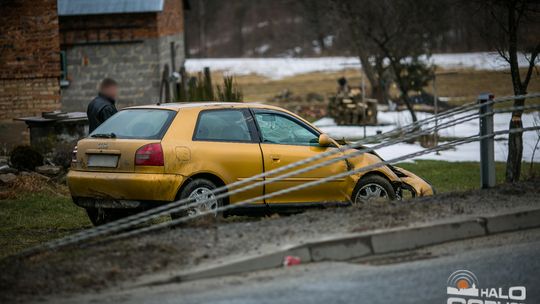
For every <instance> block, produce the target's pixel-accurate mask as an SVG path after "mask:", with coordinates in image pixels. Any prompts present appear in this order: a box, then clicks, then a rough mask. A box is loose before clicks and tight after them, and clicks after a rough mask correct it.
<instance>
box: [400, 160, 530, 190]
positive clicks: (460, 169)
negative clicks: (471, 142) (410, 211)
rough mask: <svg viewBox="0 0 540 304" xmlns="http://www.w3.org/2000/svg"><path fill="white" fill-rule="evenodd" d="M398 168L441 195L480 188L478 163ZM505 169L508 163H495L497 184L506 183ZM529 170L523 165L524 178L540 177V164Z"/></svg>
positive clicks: (421, 162) (426, 163) (424, 162)
mask: <svg viewBox="0 0 540 304" xmlns="http://www.w3.org/2000/svg"><path fill="white" fill-rule="evenodd" d="M398 166H399V167H402V168H404V169H406V170H409V171H411V172H413V173H415V174H417V175H419V176H421V177H422V178H425V179H426V180H427V181H429V182H430V183H431V184H432V185H433V186H434V187H435V189H436V190H437V191H438V192H439V193H442V192H451V191H465V190H471V189H478V188H479V187H480V163H478V162H446V161H438V160H417V161H415V162H411V163H401V164H398ZM505 168H506V163H503V162H496V163H495V173H496V180H497V184H499V183H503V182H504V173H505ZM529 168H530V164H529V163H523V165H522V178H527V177H528V176H532V175H535V176H539V175H540V164H535V166H534V167H533V172H530V170H529Z"/></svg>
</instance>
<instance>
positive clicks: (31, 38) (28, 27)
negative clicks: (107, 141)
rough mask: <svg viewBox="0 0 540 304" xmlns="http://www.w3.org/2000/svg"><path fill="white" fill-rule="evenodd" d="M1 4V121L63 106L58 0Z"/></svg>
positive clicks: (9, 0) (17, 0) (12, 0)
mask: <svg viewBox="0 0 540 304" xmlns="http://www.w3.org/2000/svg"><path fill="white" fill-rule="evenodd" d="M0 6H1V10H2V13H1V14H0V28H1V31H0V122H10V121H12V120H13V118H16V117H21V116H32V115H40V114H41V112H44V111H52V110H57V109H59V108H60V87H59V82H58V80H59V77H60V73H61V70H60V41H59V37H58V15H57V3H56V0H40V1H32V0H3V1H1V2H0ZM3 129H6V130H3ZM19 129H20V128H19ZM9 131H10V130H7V127H5V126H4V127H2V130H1V131H0V132H9ZM14 136H20V132H19V134H14Z"/></svg>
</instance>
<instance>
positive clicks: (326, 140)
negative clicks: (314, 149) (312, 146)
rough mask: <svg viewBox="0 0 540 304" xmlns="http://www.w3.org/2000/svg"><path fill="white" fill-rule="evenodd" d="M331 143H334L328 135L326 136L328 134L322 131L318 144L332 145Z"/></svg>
mask: <svg viewBox="0 0 540 304" xmlns="http://www.w3.org/2000/svg"><path fill="white" fill-rule="evenodd" d="M333 144H334V143H333V141H332V139H331V138H330V136H328V134H325V133H322V134H321V135H319V146H321V147H328V146H332V145H333Z"/></svg>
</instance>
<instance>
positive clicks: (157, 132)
mask: <svg viewBox="0 0 540 304" xmlns="http://www.w3.org/2000/svg"><path fill="white" fill-rule="evenodd" d="M175 114H176V111H172V110H161V109H129V110H122V111H119V112H118V113H116V114H114V115H113V116H112V117H111V118H109V119H108V120H107V121H105V122H104V123H103V124H101V125H100V126H99V127H97V128H96V129H95V130H94V132H92V134H90V136H91V137H92V136H93V137H97V136H99V135H110V134H114V135H112V137H115V138H130V139H161V138H162V137H163V135H164V134H165V132H166V131H167V129H168V128H169V125H170V124H171V121H172V120H173V118H174V116H175Z"/></svg>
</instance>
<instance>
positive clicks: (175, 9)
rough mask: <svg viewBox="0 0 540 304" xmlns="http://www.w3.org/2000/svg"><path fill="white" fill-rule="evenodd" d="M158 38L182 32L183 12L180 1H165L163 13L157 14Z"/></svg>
mask: <svg viewBox="0 0 540 304" xmlns="http://www.w3.org/2000/svg"><path fill="white" fill-rule="evenodd" d="M157 29H158V35H159V36H169V35H175V34H179V33H183V32H184V10H183V1H182V0H165V3H164V7H163V11H162V12H160V13H158V14H157Z"/></svg>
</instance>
